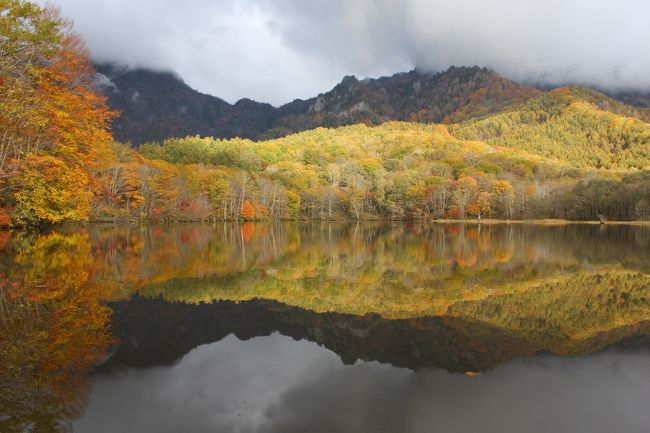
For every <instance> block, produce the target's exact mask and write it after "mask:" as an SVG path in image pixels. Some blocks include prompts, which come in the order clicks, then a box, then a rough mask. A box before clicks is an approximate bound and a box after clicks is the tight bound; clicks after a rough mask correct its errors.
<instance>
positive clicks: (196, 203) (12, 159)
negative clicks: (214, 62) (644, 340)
mask: <svg viewBox="0 0 650 433" xmlns="http://www.w3.org/2000/svg"><path fill="white" fill-rule="evenodd" d="M1 5H2V12H1V13H0V32H1V33H2V34H1V35H0V36H1V37H0V53H1V56H0V95H1V96H0V133H1V136H0V140H1V141H0V223H2V224H3V225H5V226H7V225H14V226H38V225H43V224H53V223H61V222H72V221H118V220H124V221H128V220H138V221H206V220H211V221H216V220H285V219H291V220H301V219H308V220H378V219H392V220H412V219H453V220H459V219H477V218H482V219H490V218H492V219H508V220H513V219H546V218H553V219H568V220H598V219H602V220H648V219H650V171H649V170H648V168H649V167H650V123H648V121H649V119H650V111H648V110H647V109H642V108H635V107H631V106H627V105H625V104H623V103H621V102H618V101H616V100H613V99H611V98H609V97H607V96H605V95H602V94H600V93H598V92H595V91H593V90H590V89H586V88H581V87H563V88H557V89H554V90H551V91H547V92H539V91H536V92H530V93H529V94H528V93H526V94H525V95H522V94H520V93H518V94H517V97H516V101H518V102H516V103H513V104H511V105H506V106H504V107H501V105H503V104H501V105H499V107H498V111H497V112H489V111H488V112H486V110H482V111H481V110H474V111H473V110H472V109H471V108H463V110H465V111H466V112H475V111H476V112H477V113H476V114H477V117H469V118H467V117H465V118H463V117H462V116H456V117H455V119H456V120H454V121H455V122H456V123H449V122H451V121H452V120H453V119H454V118H453V117H449V116H448V117H447V118H446V119H445V120H446V121H447V123H445V124H424V123H413V122H405V121H388V122H383V121H382V122H377V121H376V120H377V119H373V118H364V116H363V110H361V109H360V110H361V111H360V112H357V113H356V114H355V116H354V122H357V124H353V125H349V126H339V127H335V128H323V127H316V126H318V124H317V123H316V124H313V123H314V121H313V119H312V120H310V122H311V123H309V124H310V125H312V126H315V127H316V129H312V130H308V131H303V132H297V133H292V134H290V135H287V136H284V137H280V138H274V139H269V140H265V141H251V140H249V139H241V138H231V139H219V138H210V137H205V138H202V137H199V136H188V137H184V138H173V137H170V138H167V139H164V140H162V141H160V142H149V143H144V144H142V145H141V146H139V148H137V149H134V148H133V147H131V146H130V145H129V144H128V143H118V142H117V141H115V140H114V139H113V138H112V135H111V122H112V121H113V120H114V119H116V118H119V116H120V113H119V112H116V111H113V110H111V109H109V107H108V105H107V102H106V98H105V97H104V96H103V95H102V94H101V93H100V92H99V91H98V90H97V89H96V87H95V81H94V69H93V65H92V63H91V61H90V59H89V54H88V52H87V50H86V48H85V46H84V42H83V40H82V39H81V38H80V37H79V36H78V35H77V34H76V33H74V31H73V30H72V26H71V24H70V23H69V22H68V21H67V20H66V19H65V18H64V17H62V16H61V15H60V13H59V12H57V10H56V9H54V8H52V7H45V8H41V7H39V6H37V5H36V4H34V3H30V2H24V1H18V0H5V1H2V3H1ZM503 91H504V92H507V91H508V89H507V88H506V89H505V90H503ZM478 97H480V94H478V95H474V96H473V97H472V98H475V99H476V98H478ZM503 99H504V97H503V95H502V97H501V98H500V99H499V100H503ZM472 101H473V100H472V99H471V98H470V99H468V102H467V104H470V105H471V104H472V103H473V102H472ZM362 108H363V107H362ZM357 111H358V110H357ZM479 113H481V114H480V115H479ZM450 119H452V120H450ZM296 121H297V120H295V119H294V122H296ZM377 123H380V124H377ZM324 125H326V123H324Z"/></svg>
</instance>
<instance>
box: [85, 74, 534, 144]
mask: <svg viewBox="0 0 650 433" xmlns="http://www.w3.org/2000/svg"><path fill="white" fill-rule="evenodd" d="M96 70H97V75H96V80H95V82H96V85H97V87H98V89H99V90H100V91H101V92H102V93H103V94H104V95H105V96H106V97H107V98H108V103H109V106H110V107H111V108H112V109H114V110H117V111H119V112H120V113H121V115H120V116H119V117H118V118H117V119H116V120H115V122H114V126H113V133H114V135H115V137H116V139H117V140H119V141H123V142H130V143H132V144H133V145H136V146H137V145H139V144H142V143H144V142H147V141H162V140H164V139H166V138H170V137H183V136H187V135H202V136H213V137H217V138H233V137H241V138H250V139H255V140H259V139H268V138H277V137H281V136H284V135H288V134H290V133H293V132H300V131H304V130H308V129H313V128H316V127H320V126H324V127H336V126H344V125H350V124H355V123H366V124H373V125H377V124H380V123H382V122H385V121H388V120H404V121H418V122H426V123H440V122H442V123H450V122H456V121H461V120H466V119H469V118H472V117H477V116H482V115H488V114H493V113H496V112H499V111H501V110H502V109H503V108H505V107H506V106H508V105H511V104H514V103H519V102H523V101H525V100H527V99H529V98H531V97H534V96H539V95H541V94H542V92H541V91H540V90H538V89H535V88H533V87H530V86H524V85H520V84H517V83H515V82H513V81H510V80H508V79H506V78H504V77H502V76H500V75H499V74H497V73H495V72H494V71H490V70H488V69H485V68H479V67H477V66H474V67H455V66H454V67H451V68H449V69H448V70H446V71H444V72H440V73H428V72H422V71H420V70H417V69H414V70H412V71H410V72H403V73H398V74H394V75H391V76H387V77H380V78H367V79H364V80H359V79H357V78H356V77H354V76H346V77H344V78H343V80H342V81H341V82H340V83H339V84H337V85H336V86H335V87H334V88H333V89H331V90H329V91H328V92H324V93H320V94H318V95H317V96H315V97H313V98H309V99H306V100H302V99H296V100H294V101H292V102H289V103H287V104H284V105H282V106H280V107H273V106H271V105H270V104H266V103H261V102H256V101H253V100H251V99H246V98H244V99H240V100H239V101H237V102H236V103H234V104H229V103H228V102H226V101H224V100H222V99H220V98H218V97H215V96H211V95H206V94H203V93H200V92H198V91H196V90H194V89H192V88H190V87H189V86H188V85H187V84H186V83H185V82H183V80H182V79H181V78H180V77H178V76H177V75H175V74H173V73H171V72H154V71H151V70H146V69H126V68H123V67H120V66H116V65H111V64H98V65H96Z"/></svg>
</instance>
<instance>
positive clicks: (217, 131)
mask: <svg viewBox="0 0 650 433" xmlns="http://www.w3.org/2000/svg"><path fill="white" fill-rule="evenodd" d="M95 69H96V72H97V73H96V78H95V84H96V87H97V88H98V89H99V90H100V91H101V92H102V93H103V94H104V95H105V96H107V97H108V104H109V106H110V107H111V108H112V109H114V110H118V111H119V112H120V113H121V114H120V116H119V117H118V118H117V119H116V120H115V121H114V122H113V135H114V136H115V138H116V139H117V140H118V141H122V142H130V143H132V144H133V145H139V144H141V143H144V142H146V141H162V140H163V139H165V138H168V137H179V136H187V135H197V134H198V135H202V136H215V137H223V138H230V137H236V136H240V137H248V138H254V137H257V136H258V135H260V134H261V133H263V132H264V131H266V130H267V129H268V128H269V127H270V126H271V125H272V124H273V121H274V120H275V117H276V109H275V108H274V107H272V106H271V105H270V104H260V103H257V102H254V101H251V100H249V99H242V100H240V101H239V102H237V103H236V104H234V105H231V104H229V103H227V102H226V101H224V100H222V99H219V98H216V97H214V96H210V95H205V94H203V93H199V92H197V91H196V90H194V89H192V88H190V87H189V86H188V85H187V84H185V83H184V82H183V81H182V79H181V78H179V77H178V76H177V75H175V74H173V73H171V72H155V71H151V70H146V69H135V70H130V69H127V68H124V67H119V66H115V65H106V64H104V65H96V66H95Z"/></svg>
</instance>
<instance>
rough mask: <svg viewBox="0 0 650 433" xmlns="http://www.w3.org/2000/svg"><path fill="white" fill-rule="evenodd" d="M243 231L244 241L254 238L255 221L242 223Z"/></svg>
mask: <svg viewBox="0 0 650 433" xmlns="http://www.w3.org/2000/svg"><path fill="white" fill-rule="evenodd" d="M241 233H242V238H243V239H244V241H246V242H249V241H250V240H251V239H253V235H254V234H255V224H253V223H245V224H242V226H241Z"/></svg>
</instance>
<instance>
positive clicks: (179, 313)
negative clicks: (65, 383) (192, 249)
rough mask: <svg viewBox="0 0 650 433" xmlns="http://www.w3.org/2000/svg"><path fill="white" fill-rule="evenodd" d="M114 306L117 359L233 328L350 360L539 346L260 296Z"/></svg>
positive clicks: (444, 364) (464, 357) (480, 357)
mask: <svg viewBox="0 0 650 433" xmlns="http://www.w3.org/2000/svg"><path fill="white" fill-rule="evenodd" d="M111 307H112V309H113V311H114V313H113V332H114V333H115V335H116V336H117V337H118V338H119V339H120V340H121V342H122V343H121V344H120V345H119V347H118V348H117V351H116V353H115V354H114V355H113V357H112V358H111V359H110V361H109V363H108V365H109V366H112V367H115V366H120V365H127V366H136V367H145V366H152V365H162V364H169V363H172V362H174V361H175V360H177V359H179V358H180V357H182V356H183V355H185V354H186V353H187V352H189V351H190V350H191V349H193V348H194V347H196V346H198V345H201V344H206V343H211V342H214V341H218V340H221V339H222V338H224V337H226V336H227V335H229V334H235V335H236V336H237V337H238V338H240V339H244V340H247V339H249V338H253V337H257V336H265V335H270V334H271V333H273V332H276V331H277V332H280V333H281V334H283V335H287V336H291V337H293V338H295V339H307V340H310V341H314V342H316V343H318V344H321V345H323V346H325V347H326V348H328V349H330V350H332V351H334V352H336V353H337V354H338V355H339V356H340V357H341V359H342V360H343V362H345V363H348V364H351V363H354V362H355V361H356V360H358V359H363V360H368V361H380V362H384V363H390V364H392V365H394V366H399V367H408V368H413V369H415V368H420V367H440V368H444V369H447V370H449V371H452V372H465V371H476V370H483V369H487V368H491V367H494V366H496V365H499V364H501V363H504V362H507V361H509V360H510V359H512V358H514V357H516V356H521V355H526V354H531V353H533V352H534V351H536V350H537V348H535V347H533V346H531V345H529V344H527V343H525V342H524V341H523V340H521V339H519V338H517V337H516V336H511V335H507V334H505V333H503V332H500V331H499V330H497V329H496V328H493V327H490V326H486V325H481V324H473V323H469V322H466V321H464V320H462V319H455V318H440V317H424V318H416V319H405V320H386V319H382V318H381V317H379V316H377V315H366V316H355V315H349V314H336V313H324V314H319V313H314V312H311V311H309V310H304V309H302V308H296V307H290V306H287V305H284V304H280V303H277V302H273V301H261V300H256V301H250V302H242V303H233V302H216V303H212V304H198V305H191V304H182V303H171V302H166V301H162V300H159V299H146V298H142V297H135V298H133V299H131V300H130V301H121V302H116V303H113V304H111Z"/></svg>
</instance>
